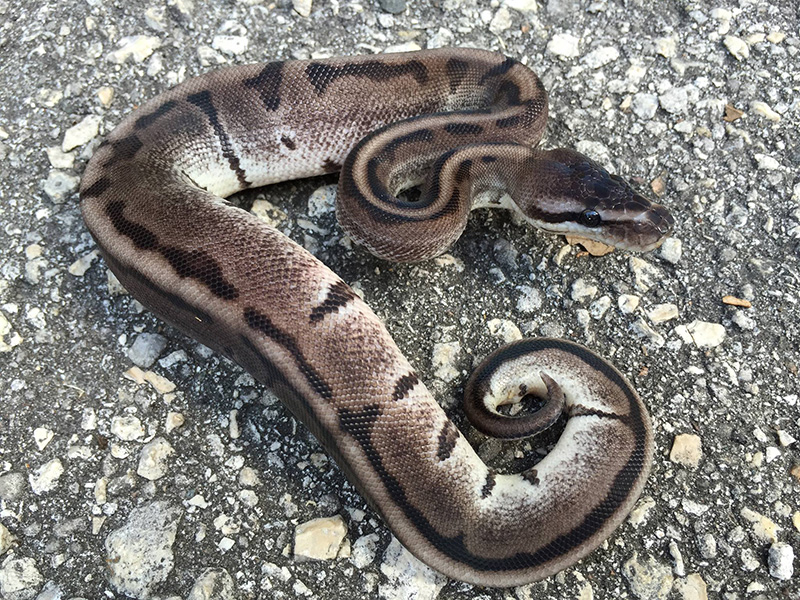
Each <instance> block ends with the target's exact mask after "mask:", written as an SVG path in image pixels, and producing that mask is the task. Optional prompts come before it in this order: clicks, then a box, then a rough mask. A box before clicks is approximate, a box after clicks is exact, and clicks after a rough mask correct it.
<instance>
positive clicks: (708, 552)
mask: <svg viewBox="0 0 800 600" xmlns="http://www.w3.org/2000/svg"><path fill="white" fill-rule="evenodd" d="M697 546H698V548H699V550H700V556H702V557H703V558H705V559H707V560H710V559H712V558H715V557H716V556H717V540H716V539H714V536H713V535H711V534H710V533H705V534H703V535H702V536H700V539H699V540H698V542H697Z"/></svg>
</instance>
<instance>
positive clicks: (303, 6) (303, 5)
mask: <svg viewBox="0 0 800 600" xmlns="http://www.w3.org/2000/svg"><path fill="white" fill-rule="evenodd" d="M292 8H293V9H294V11H295V12H296V13H297V14H298V15H300V16H301V17H309V16H311V0H292Z"/></svg>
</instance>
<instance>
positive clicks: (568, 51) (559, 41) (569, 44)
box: [547, 33, 580, 60]
mask: <svg viewBox="0 0 800 600" xmlns="http://www.w3.org/2000/svg"><path fill="white" fill-rule="evenodd" d="M579 42H580V40H579V39H578V38H577V37H575V36H574V35H571V34H569V33H557V34H556V35H554V36H553V37H552V39H551V40H550V41H549V42H548V43H547V50H548V51H549V52H551V53H553V54H555V55H556V56H559V57H561V58H562V59H565V60H566V59H569V58H576V57H577V56H578V43H579Z"/></svg>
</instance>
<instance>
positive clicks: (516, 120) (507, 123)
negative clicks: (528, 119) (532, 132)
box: [494, 115, 522, 129]
mask: <svg viewBox="0 0 800 600" xmlns="http://www.w3.org/2000/svg"><path fill="white" fill-rule="evenodd" d="M521 122H522V115H513V116H511V117H506V118H504V119H497V121H495V122H494V124H495V125H497V127H499V128H500V129H508V128H509V127H516V126H517V125H519V124H520V123H521Z"/></svg>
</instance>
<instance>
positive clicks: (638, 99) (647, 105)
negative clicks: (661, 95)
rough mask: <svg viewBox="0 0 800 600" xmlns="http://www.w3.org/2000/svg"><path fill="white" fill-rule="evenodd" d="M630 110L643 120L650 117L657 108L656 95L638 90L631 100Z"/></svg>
mask: <svg viewBox="0 0 800 600" xmlns="http://www.w3.org/2000/svg"><path fill="white" fill-rule="evenodd" d="M631 110H632V111H633V114H635V115H636V116H637V117H639V118H640V119H642V120H644V121H648V120H650V119H652V118H653V117H654V116H655V114H656V110H658V96H656V95H655V94H646V93H644V92H639V93H638V94H636V95H635V96H634V97H633V100H632V101H631Z"/></svg>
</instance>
